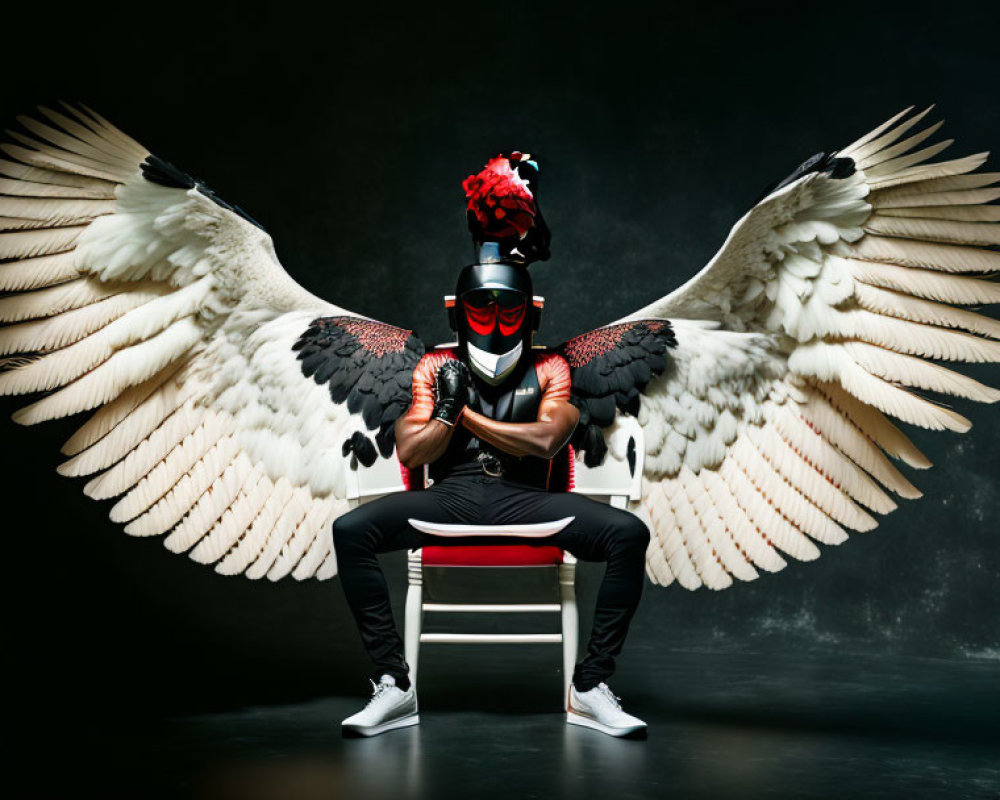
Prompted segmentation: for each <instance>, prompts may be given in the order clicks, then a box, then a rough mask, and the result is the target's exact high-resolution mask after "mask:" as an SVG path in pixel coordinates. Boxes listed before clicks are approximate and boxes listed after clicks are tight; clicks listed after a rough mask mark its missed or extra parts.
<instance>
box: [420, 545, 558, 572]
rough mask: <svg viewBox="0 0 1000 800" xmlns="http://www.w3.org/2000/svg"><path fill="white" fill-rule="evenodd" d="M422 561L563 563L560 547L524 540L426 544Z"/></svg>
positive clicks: (485, 564)
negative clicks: (449, 545) (479, 543)
mask: <svg viewBox="0 0 1000 800" xmlns="http://www.w3.org/2000/svg"><path fill="white" fill-rule="evenodd" d="M423 561H424V566H425V567H541V566H547V565H550V564H551V565H556V564H562V562H563V551H562V550H561V549H559V548H558V547H550V546H545V547H532V546H531V545H527V544H499V545H457V546H455V547H442V546H440V545H428V546H427V547H425V548H423Z"/></svg>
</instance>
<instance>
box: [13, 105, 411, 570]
mask: <svg viewBox="0 0 1000 800" xmlns="http://www.w3.org/2000/svg"><path fill="white" fill-rule="evenodd" d="M43 114H44V115H45V117H46V118H47V120H48V121H47V122H41V121H38V120H33V119H27V118H25V119H22V120H21V122H22V123H23V125H24V126H25V127H26V128H27V130H28V131H29V133H30V134H31V136H25V135H20V134H16V133H13V134H11V135H12V136H13V137H14V138H15V140H16V141H17V144H5V145H3V149H4V151H5V153H6V154H7V155H8V156H9V157H10V158H11V159H13V160H9V161H8V160H0V175H2V176H3V177H2V178H0V217H2V219H0V230H2V231H3V232H2V233H0V259H2V261H3V263H2V264H0V290H2V291H4V292H12V293H13V294H10V295H8V296H5V297H3V298H2V299H0V321H2V322H4V323H7V325H6V326H5V327H3V328H2V329H0V354H2V355H4V356H7V359H6V366H7V367H8V369H7V370H6V371H4V372H3V373H2V374H0V393H3V394H28V393H38V392H44V393H45V394H44V396H42V397H41V398H40V399H37V400H36V401H35V402H33V403H31V405H28V406H27V407H25V408H23V409H21V410H20V411H18V412H17V413H16V414H15V419H16V420H17V421H18V422H20V423H23V424H34V423H37V422H41V421H43V420H48V419H54V418H57V417H63V416H68V415H71V414H76V413H78V412H81V411H85V410H88V409H97V411H96V413H94V414H93V416H92V417H91V418H90V419H89V421H87V422H86V423H85V424H84V425H83V427H81V428H80V429H79V430H78V431H77V432H76V434H75V435H74V436H73V437H72V438H71V439H70V440H69V441H68V442H67V443H66V445H65V446H64V448H63V451H64V452H65V453H66V454H67V455H69V456H70V458H69V459H68V460H67V461H66V462H64V463H63V464H62V465H61V466H60V467H59V471H60V472H61V473H63V474H65V475H74V476H79V475H94V474H95V473H96V476H95V477H92V478H91V479H90V481H89V482H88V483H87V484H86V488H85V491H86V492H87V494H89V495H90V496H92V497H94V498H112V497H118V496H120V497H121V499H120V500H118V502H117V503H116V504H115V505H114V507H113V508H112V510H111V517H112V519H114V520H115V521H118V522H125V523H127V525H126V527H125V530H126V531H127V532H128V533H130V534H133V535H137V536H150V535H155V534H162V533H168V534H169V535H168V536H167V537H166V538H165V540H164V541H165V544H166V546H167V547H168V548H169V549H170V550H172V551H174V552H188V553H189V555H190V556H191V558H193V559H195V560H196V561H200V562H204V563H215V564H216V570H217V571H218V572H220V573H223V574H236V573H245V574H246V575H247V576H249V577H253V578H256V577H261V576H263V575H267V576H268V577H269V578H271V579H273V580H274V579H278V578H280V577H283V576H284V575H287V574H292V575H294V577H296V578H300V579H301V578H305V577H309V576H312V575H317V576H319V577H321V578H322V577H330V576H332V575H333V574H335V571H336V561H335V557H334V554H333V551H332V541H331V537H330V524H331V522H332V521H333V519H334V518H335V517H336V516H338V515H339V514H341V513H343V512H344V511H345V510H346V509H347V502H346V499H345V498H346V487H345V470H346V469H348V468H349V467H348V466H346V465H347V464H348V463H349V462H348V460H347V459H346V458H345V457H344V456H345V454H346V450H345V448H346V449H351V448H352V447H355V446H356V451H357V453H364V454H365V455H370V456H371V457H374V450H373V448H372V447H371V444H370V442H368V448H367V450H365V448H364V447H362V445H363V444H364V442H366V441H368V440H367V438H366V429H370V428H378V427H381V428H382V430H381V431H380V433H382V434H384V433H385V428H386V426H385V425H382V423H383V419H382V417H383V416H386V417H389V416H391V413H392V412H393V411H395V410H396V409H398V408H399V402H400V401H399V395H400V394H403V395H406V396H407V398H408V386H409V384H408V371H407V367H408V369H409V370H412V366H413V364H414V363H415V361H416V358H418V357H419V353H418V352H417V347H416V345H415V339H414V338H413V337H411V336H410V335H409V332H407V331H401V330H400V329H397V328H392V327H391V326H387V325H382V324H381V323H377V322H374V321H371V320H365V319H363V318H360V317H357V316H356V315H352V314H350V312H347V311H344V310H343V309H340V308H338V307H337V306H334V305H332V304H330V303H327V302H325V301H323V300H321V299H319V298H317V297H315V296H313V295H311V294H310V293H309V292H307V291H306V290H305V289H303V288H302V287H300V286H299V285H298V284H296V283H295V282H294V281H293V280H292V279H291V278H290V277H289V276H288V275H287V274H286V273H285V271H284V270H283V269H282V267H281V265H280V263H279V262H278V259H277V257H276V255H275V252H274V247H273V245H272V242H271V238H270V237H269V236H268V235H267V233H265V232H264V231H263V230H262V229H261V228H260V227H259V226H257V225H256V223H254V222H253V221H252V220H250V219H249V218H248V217H246V216H245V215H244V214H243V213H242V212H240V211H239V209H236V208H233V207H231V206H228V205H227V204H225V203H224V202H222V201H221V200H219V199H218V198H217V197H216V196H215V195H214V194H212V193H211V192H210V191H209V190H208V189H207V188H206V187H204V186H203V185H202V184H200V183H197V182H196V181H194V180H193V179H191V178H190V177H188V176H187V175H185V174H184V173H182V172H180V171H179V170H177V169H176V168H174V167H172V166H171V165H170V164H168V163H167V162H164V161H162V160H160V159H158V158H156V157H155V156H151V155H150V154H149V153H148V152H146V150H144V149H143V148H142V147H141V146H139V145H138V144H137V143H136V142H134V141H133V140H132V139H130V138H128V137H127V136H125V135H124V134H123V133H121V132H120V131H119V130H117V129H116V128H114V127H113V126H112V125H110V124H109V123H108V122H107V121H106V120H104V119H103V118H102V117H100V116H98V115H97V114H95V113H94V112H91V111H88V110H77V109H69V108H68V109H67V113H66V114H63V113H58V112H53V111H49V110H44V109H43ZM50 123H51V124H50ZM34 137H37V138H34ZM373 342H375V344H376V346H375V347H372V346H371V345H372V343H373ZM389 361H391V362H392V364H389V365H388V366H391V367H392V368H393V369H392V370H390V372H389V373H388V378H389V379H390V380H388V382H387V381H386V380H381V381H376V382H374V383H378V387H377V389H373V380H372V378H373V375H372V374H370V373H372V372H374V373H376V377H379V376H378V373H379V371H380V370H381V371H383V372H384V371H385V370H386V367H387V363H388V362H389ZM333 373H336V375H337V377H336V379H331V377H330V376H331V374H333ZM366 373H369V374H366ZM397 373H399V376H397ZM380 377H382V378H383V379H384V378H386V377H387V376H386V375H382V376H380ZM397 377H399V383H398V384H397V383H394V382H393V380H394V379H395V378H397ZM404 383H405V387H404V386H403V384H404ZM386 386H391V387H392V389H393V390H394V391H390V390H387V389H386V388H385V387H386ZM377 391H380V392H381V395H377V396H373V395H375V394H376V392H377ZM383 412H384V414H383ZM366 423H367V424H366ZM359 437H360V438H359ZM345 443H346V444H345ZM379 444H380V447H381V448H382V450H383V454H385V452H386V450H388V451H389V452H391V447H392V444H391V441H389V442H387V441H385V437H384V436H383V438H382V440H380V442H379ZM354 463H355V465H356V464H357V460H356V459H355V461H354Z"/></svg>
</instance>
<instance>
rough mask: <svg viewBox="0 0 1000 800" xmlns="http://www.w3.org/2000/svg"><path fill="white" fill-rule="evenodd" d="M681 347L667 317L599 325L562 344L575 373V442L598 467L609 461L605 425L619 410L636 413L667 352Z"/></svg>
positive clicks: (664, 363)
mask: <svg viewBox="0 0 1000 800" xmlns="http://www.w3.org/2000/svg"><path fill="white" fill-rule="evenodd" d="M676 346H677V339H676V337H675V336H674V331H673V328H671V326H670V323H669V322H668V321H667V320H638V321H636V322H622V323H619V324H617V325H609V326H608V327H606V328H598V329H597V330H596V331H590V332H589V333H585V334H583V335H581V336H577V337H575V338H573V339H570V340H569V341H568V342H566V343H565V344H563V345H562V346H560V347H559V348H558V352H559V353H560V354H561V355H562V356H563V357H564V358H565V359H566V361H567V362H569V366H570V371H571V373H572V377H573V387H572V397H571V399H572V402H573V403H574V405H576V406H577V408H579V409H580V422H579V424H578V425H577V427H576V431H575V432H574V434H573V438H572V440H571V442H570V443H571V444H572V445H573V447H575V448H576V449H578V450H582V451H583V452H584V462H585V463H586V464H587V466H590V467H594V466H597V465H598V464H600V463H601V462H602V461H603V460H604V455H605V453H607V450H608V448H607V444H606V443H605V441H604V433H603V430H602V429H603V428H606V427H607V426H608V425H610V424H611V423H612V422H614V419H615V413H616V412H617V411H623V412H625V413H627V414H632V415H636V414H638V413H639V403H640V401H641V396H642V392H643V391H644V390H645V388H646V384H647V383H649V381H650V380H651V379H652V377H653V376H654V375H661V374H663V372H664V370H666V368H667V364H668V353H667V351H668V350H669V349H670V348H672V347H676Z"/></svg>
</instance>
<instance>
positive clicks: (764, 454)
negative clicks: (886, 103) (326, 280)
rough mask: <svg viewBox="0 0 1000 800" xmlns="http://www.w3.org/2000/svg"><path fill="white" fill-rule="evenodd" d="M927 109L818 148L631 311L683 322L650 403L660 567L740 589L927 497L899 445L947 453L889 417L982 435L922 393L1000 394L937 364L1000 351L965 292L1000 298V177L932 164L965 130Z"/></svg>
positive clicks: (649, 507) (648, 508) (664, 577)
mask: <svg viewBox="0 0 1000 800" xmlns="http://www.w3.org/2000/svg"><path fill="white" fill-rule="evenodd" d="M908 113H909V111H907V112H903V114H901V115H898V116H897V117H894V118H893V119H891V120H889V121H888V122H887V123H885V124H884V125H882V126H881V127H879V128H878V129H876V130H875V131H873V132H871V133H870V134H868V135H867V136H865V137H863V138H861V139H860V140H858V141H857V142H855V143H854V144H852V145H851V146H849V147H847V148H846V149H844V150H842V151H841V152H839V153H837V154H835V156H834V155H825V154H820V155H819V156H816V157H814V158H813V159H810V161H809V162H807V163H806V164H804V165H803V166H802V167H800V169H799V170H797V171H796V173H794V174H793V175H792V176H791V178H790V179H787V180H786V181H783V182H782V183H781V184H778V186H777V188H775V189H774V190H772V191H771V192H770V193H769V194H767V195H766V197H765V198H764V199H763V200H761V201H760V202H759V203H758V204H757V205H756V206H755V207H754V208H753V209H752V210H751V211H750V212H749V213H748V214H747V215H746V216H745V217H743V219H741V220H740V221H739V222H738V223H737V225H736V226H735V227H734V228H733V230H732V232H731V233H730V235H729V237H728V239H727V241H726V243H725V244H724V246H723V247H722V249H721V250H720V251H719V252H718V253H717V254H716V256H715V257H714V258H713V259H712V261H711V262H710V263H709V264H708V265H707V266H706V267H705V268H704V269H703V270H702V271H701V272H700V273H699V274H698V275H697V276H695V277H694V278H693V279H692V280H690V281H689V282H688V283H686V284H685V285H683V286H682V287H680V288H679V289H678V290H677V291H675V292H673V293H672V294H669V295H667V296H666V297H663V298H662V299H660V300H658V301H656V302H654V303H653V304H651V305H650V306H647V307H646V308H643V309H642V310H640V311H638V312H636V314H634V315H632V316H630V317H628V318H626V320H624V321H623V322H621V323H619V325H637V324H646V325H648V324H649V320H670V326H671V331H672V335H673V338H674V340H675V341H674V343H673V344H671V345H670V346H669V347H667V348H666V351H665V352H666V364H665V365H664V368H663V369H662V370H661V371H660V372H659V373H658V374H654V375H652V376H651V377H650V378H649V380H648V382H647V383H646V385H645V390H644V392H643V394H642V397H641V404H640V407H639V408H638V419H639V422H640V424H641V425H642V427H643V429H644V434H645V462H644V496H643V499H642V500H641V502H639V503H636V504H634V506H635V507H634V508H633V511H635V513H637V514H639V515H640V516H643V517H644V518H646V519H647V521H648V522H649V523H650V525H651V528H652V529H653V531H654V532H655V535H654V536H653V540H652V542H651V545H650V548H649V551H648V554H647V555H648V557H647V572H648V574H649V576H650V578H651V579H652V580H653V581H654V582H656V583H659V584H669V583H671V582H672V581H673V580H675V579H676V580H677V581H678V582H679V583H681V584H682V585H683V586H685V587H687V588H689V589H694V588H697V587H699V586H702V585H705V586H708V587H710V588H713V589H722V588H726V587H728V586H730V585H732V583H733V578H734V577H736V578H740V579H742V580H752V579H754V578H756V577H757V575H758V574H759V572H758V571H759V570H765V571H775V570H779V569H781V568H782V567H784V566H785V563H786V562H785V560H784V557H785V556H788V555H791V556H793V557H794V558H797V559H800V560H811V559H814V558H816V557H818V555H819V548H818V547H817V543H818V542H819V543H824V544H839V543H841V542H843V541H845V540H846V539H847V532H848V531H851V530H854V531H867V530H871V529H872V528H874V527H875V526H876V524H877V522H876V515H878V514H885V513H888V512H889V511H892V510H893V509H894V508H895V507H896V503H895V501H894V500H893V498H892V496H891V495H893V494H895V495H898V496H900V497H904V498H913V497H918V496H919V495H920V493H919V492H918V491H917V489H915V488H914V486H913V485H912V484H911V483H910V482H909V481H908V480H907V479H906V478H905V477H904V476H903V475H902V474H901V472H900V471H899V470H898V469H897V468H896V466H895V465H894V464H893V463H892V461H891V460H890V457H891V458H893V459H899V460H901V461H903V462H904V463H906V464H908V465H909V466H912V467H917V468H926V467H929V466H930V463H929V462H928V460H927V459H926V458H925V457H924V456H923V455H922V454H921V453H920V452H919V451H918V450H917V448H916V447H914V445H913V444H912V443H911V442H910V441H909V439H907V437H906V436H905V435H904V434H903V433H902V432H901V431H900V430H899V428H897V427H896V425H895V424H894V423H893V422H891V421H890V419H889V418H890V417H894V418H896V419H897V420H901V421H903V422H907V423H911V424H914V425H919V426H921V427H925V428H930V429H935V430H943V429H947V430H953V431H959V432H963V431H966V430H967V429H968V428H969V427H970V423H969V422H968V420H966V419H965V418H963V417H962V416H961V415H959V414H957V413H956V412H955V411H953V410H952V409H950V408H948V407H947V406H945V405H942V404H940V403H939V402H935V401H933V400H931V399H928V398H926V397H923V396H922V395H921V391H928V392H935V393H940V394H944V395H953V396H958V397H965V398H970V399H973V400H978V401H982V402H989V403H992V402H995V401H996V400H997V399H998V398H1000V392H997V391H996V390H995V389H992V388H989V387H987V386H984V385H982V384H981V383H979V382H977V381H975V380H973V379H971V378H969V377H967V376H965V375H963V374H961V373H959V372H956V371H954V370H952V369H949V368H947V367H944V366H941V365H940V364H939V363H937V362H939V361H967V362H995V361H1000V343H998V342H997V341H996V340H997V339H1000V323H998V322H997V321H995V320H993V319H990V318H988V317H985V316H982V315H980V314H977V313H975V312H973V311H971V310H968V309H966V308H963V307H962V306H969V305H973V306H976V305H982V304H988V303H996V302H998V301H1000V285H998V284H997V283H996V282H994V281H993V280H991V279H990V277H989V276H990V274H991V273H995V272H997V271H1000V252H996V251H995V250H992V249H988V248H989V246H991V245H997V244H1000V224H997V223H998V221H1000V207H998V206H996V205H990V202H991V201H992V200H995V199H996V198H998V197H1000V188H996V187H993V184H996V183H997V182H998V181H1000V174H983V173H976V172H975V170H976V169H977V168H978V167H979V166H981V165H982V164H983V162H984V161H985V159H986V155H985V154H982V155H975V156H969V157H966V158H960V159H957V160H953V161H938V162H930V161H929V160H930V159H931V158H933V157H934V156H935V155H937V154H938V153H939V152H940V151H941V150H942V149H944V147H945V146H947V144H949V143H948V142H942V143H940V144H932V145H927V144H926V140H928V139H929V137H930V136H931V135H933V133H934V132H935V131H936V130H937V128H938V125H932V126H930V127H928V128H925V129H923V130H921V131H919V132H916V133H915V132H913V131H914V130H915V129H916V127H917V124H918V123H919V122H920V121H921V120H922V118H923V117H924V115H925V114H926V112H924V113H921V114H916V115H912V116H907V115H908ZM991 187H992V188H991ZM643 321H645V322H643ZM614 373H615V370H613V369H612V370H608V371H607V374H606V380H614V379H615V374H614ZM621 410H624V409H623V407H622V406H621V405H619V411H621ZM611 441H612V443H614V441H615V439H614V437H611ZM612 455H613V457H617V458H624V457H625V454H624V453H622V452H615V447H614V444H612Z"/></svg>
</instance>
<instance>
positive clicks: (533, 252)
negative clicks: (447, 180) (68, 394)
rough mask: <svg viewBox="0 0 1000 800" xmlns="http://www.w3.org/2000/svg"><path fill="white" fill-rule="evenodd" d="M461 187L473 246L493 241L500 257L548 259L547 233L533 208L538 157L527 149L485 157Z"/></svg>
mask: <svg viewBox="0 0 1000 800" xmlns="http://www.w3.org/2000/svg"><path fill="white" fill-rule="evenodd" d="M462 188H463V189H464V190H465V197H466V199H467V200H468V203H467V205H466V209H467V213H468V218H469V230H470V231H471V232H472V240H473V243H474V244H475V245H476V247H477V248H479V247H481V246H482V245H483V243H485V242H496V243H497V245H498V249H499V251H500V255H501V256H502V257H503V258H504V260H508V261H516V262H519V263H523V264H529V263H531V262H532V261H545V260H546V259H548V257H549V240H550V238H551V236H550V234H549V229H548V226H547V225H546V224H545V220H544V219H542V213H541V211H540V210H539V208H538V163H537V162H536V161H534V160H532V158H531V156H530V155H529V154H527V153H521V152H518V151H516V150H515V151H514V152H513V153H509V154H500V155H498V156H496V157H495V158H491V159H490V160H489V161H488V162H487V163H486V166H485V167H483V169H482V170H481V171H480V172H478V173H477V174H475V175H470V176H469V177H468V178H466V179H465V180H464V181H462Z"/></svg>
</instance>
